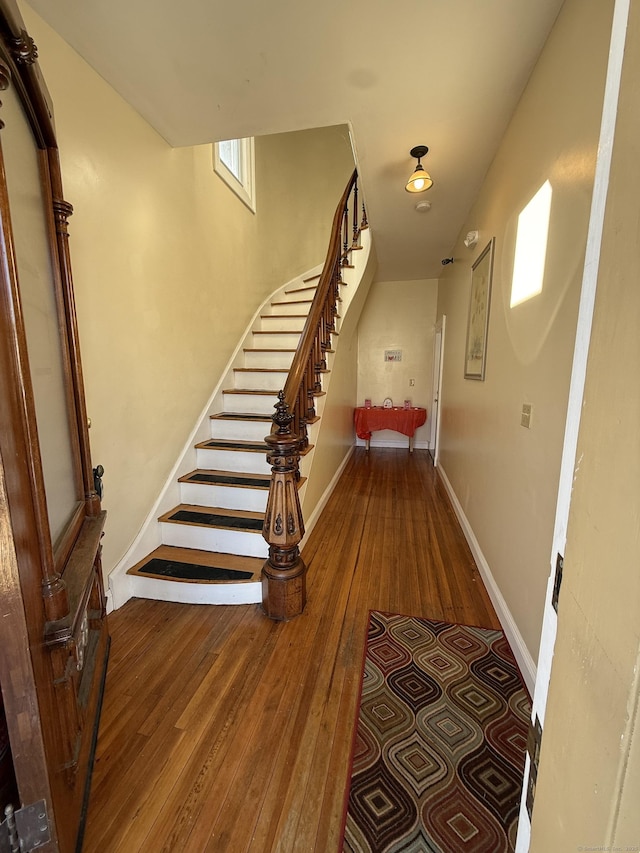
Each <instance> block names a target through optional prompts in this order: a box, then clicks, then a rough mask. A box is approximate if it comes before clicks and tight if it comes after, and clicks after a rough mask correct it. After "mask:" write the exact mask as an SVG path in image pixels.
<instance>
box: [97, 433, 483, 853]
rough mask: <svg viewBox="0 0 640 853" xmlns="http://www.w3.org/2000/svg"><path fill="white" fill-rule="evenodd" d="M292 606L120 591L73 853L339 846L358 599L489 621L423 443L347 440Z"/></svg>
mask: <svg viewBox="0 0 640 853" xmlns="http://www.w3.org/2000/svg"><path fill="white" fill-rule="evenodd" d="M303 558H304V560H305V562H306V563H307V566H308V574H307V606H306V609H305V612H304V613H303V615H302V616H301V617H299V618H298V619H296V620H294V621H292V622H290V623H286V624H277V623H274V622H271V621H269V620H268V619H266V618H265V617H264V616H263V615H262V613H261V610H260V607H259V606H258V605H246V606H236V607H230V606H218V607H209V606H199V605H181V604H168V603H163V602H157V601H144V600H141V599H132V600H131V601H129V602H128V603H127V604H126V605H125V606H124V607H123V608H121V609H120V610H118V611H116V612H115V613H113V614H112V615H111V616H110V617H109V625H110V630H111V635H112V647H111V658H110V663H109V672H108V676H107V685H106V692H105V700H104V707H103V712H102V724H101V727H100V734H99V739H98V746H97V752H96V762H95V769H94V775H93V784H92V792H91V799H90V804H89V812H88V819H87V827H86V832H85V843H84V848H83V850H84V853H97V851H101V853H103V852H104V853H108V852H109V851H127V853H135V851H145V853H157V851H163V852H164V853H169V851H171V853H175V851H184V853H200V851H209V853H213V851H215V853H222V851H224V853H243V851H253V852H254V853H265V851H276V850H277V851H280V853H285V851H287V853H288V851H317V852H318V853H329V852H330V851H331V852H333V851H336V850H337V849H338V843H339V835H340V829H341V820H342V810H343V799H344V793H345V785H346V779H347V770H348V761H349V752H350V747H351V739H352V728H353V723H354V715H355V707H356V700H357V694H358V688H359V674H360V667H361V662H362V654H363V648H364V639H365V630H366V625H367V616H368V611H369V610H370V609H378V610H383V611H389V612H398V613H406V614H410V615H416V616H423V617H426V618H431V619H442V620H445V621H449V622H461V623H466V624H471V625H479V626H483V627H495V628H499V627H500V625H499V623H498V621H497V617H496V615H495V613H494V611H493V607H492V605H491V603H490V601H489V597H488V595H487V592H486V590H485V588H484V586H483V584H482V580H481V578H480V575H479V573H478V571H477V569H476V567H475V564H474V562H473V558H472V556H471V553H470V551H469V549H468V546H467V544H466V542H465V539H464V536H463V534H462V531H461V530H460V527H459V525H458V522H457V520H456V518H455V515H454V513H453V510H452V509H451V507H450V505H449V502H448V499H447V496H446V493H445V491H444V488H443V487H442V485H441V483H440V482H439V479H438V476H437V474H436V472H435V470H434V468H433V465H432V463H431V458H430V456H429V455H428V452H427V451H425V450H416V451H415V452H414V453H413V454H412V455H409V454H408V453H407V451H406V450H400V449H372V450H371V451H370V452H368V453H367V452H366V451H365V450H364V448H356V450H355V451H354V453H353V455H352V457H351V459H350V460H349V463H348V465H347V467H346V469H345V471H344V473H343V475H342V478H341V480H340V483H339V484H338V487H337V488H336V489H335V491H334V493H333V495H332V496H331V499H330V500H329V502H328V504H327V506H326V508H325V510H324V512H323V514H322V516H321V518H320V520H319V521H318V523H317V525H316V527H315V529H314V531H313V533H312V534H311V536H310V537H309V542H308V544H307V546H306V547H305V548H304V550H303Z"/></svg>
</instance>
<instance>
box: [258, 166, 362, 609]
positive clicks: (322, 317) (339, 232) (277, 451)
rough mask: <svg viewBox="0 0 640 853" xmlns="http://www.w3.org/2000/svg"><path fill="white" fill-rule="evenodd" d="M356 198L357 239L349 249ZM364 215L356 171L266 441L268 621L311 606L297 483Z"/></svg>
mask: <svg viewBox="0 0 640 853" xmlns="http://www.w3.org/2000/svg"><path fill="white" fill-rule="evenodd" d="M352 194H353V204H352V214H353V226H352V233H353V240H352V242H351V245H349V238H348V235H349V200H350V197H351V196H352ZM358 216H359V210H358V172H357V170H354V171H353V174H352V175H351V177H350V178H349V181H348V183H347V186H346V188H345V190H344V192H343V194H342V198H341V199H340V202H339V204H338V207H337V208H336V212H335V214H334V217H333V225H332V228H331V236H330V239H329V248H328V249H327V255H326V260H325V263H324V267H323V269H322V273H321V274H320V280H319V282H318V286H317V288H316V293H315V296H314V299H313V302H312V303H311V308H310V310H309V314H308V316H307V320H306V322H305V324H304V328H303V330H302V333H301V335H300V340H299V342H298V347H297V349H296V352H295V354H294V357H293V361H292V363H291V367H290V369H289V373H288V376H287V379H286V382H285V386H284V388H283V389H282V390H281V391H280V393H279V395H278V403H277V404H276V409H277V411H276V414H275V415H274V416H273V426H272V428H271V434H270V435H269V436H267V437H266V439H265V441H266V442H267V444H268V446H269V451H268V454H267V459H268V461H269V462H270V463H271V465H272V477H271V484H270V488H269V498H268V501H267V511H266V517H265V524H264V527H263V536H264V538H265V539H266V541H267V543H268V544H269V557H268V559H267V560H266V561H265V564H264V567H263V569H262V588H263V608H264V611H265V613H266V614H267V616H269V617H271V618H272V619H276V620H279V621H286V620H288V619H292V618H293V617H294V616H299V615H300V614H301V613H302V611H303V609H304V605H305V601H306V589H305V573H306V566H305V564H304V562H303V561H302V559H301V557H300V554H299V549H298V543H299V542H300V540H301V538H302V535H303V534H304V524H303V519H302V512H301V509H300V500H299V497H298V489H297V486H296V483H297V480H298V479H299V478H300V473H299V461H300V451H304V449H305V448H306V447H307V446H308V444H309V437H308V433H307V424H308V423H309V421H310V420H312V419H313V417H314V416H315V407H314V403H313V397H314V394H316V393H317V392H318V391H320V390H321V388H322V382H321V378H320V377H321V373H322V371H323V370H325V369H326V366H327V363H326V352H327V349H328V348H329V347H330V345H331V333H332V332H333V331H335V320H336V314H337V300H338V296H339V291H340V284H342V269H343V268H344V267H347V266H349V252H351V251H352V250H353V249H357V248H359V245H358V243H359V236H360V230H361V228H364V227H366V226H367V221H366V213H365V210H364V205H363V206H362V222H361V223H359V221H358ZM343 238H344V245H343V244H342V243H343Z"/></svg>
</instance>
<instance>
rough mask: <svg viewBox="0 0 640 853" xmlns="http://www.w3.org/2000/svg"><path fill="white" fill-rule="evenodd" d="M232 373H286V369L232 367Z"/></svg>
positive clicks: (287, 369)
mask: <svg viewBox="0 0 640 853" xmlns="http://www.w3.org/2000/svg"><path fill="white" fill-rule="evenodd" d="M233 370H234V373H288V372H289V368H288V367H234V368H233Z"/></svg>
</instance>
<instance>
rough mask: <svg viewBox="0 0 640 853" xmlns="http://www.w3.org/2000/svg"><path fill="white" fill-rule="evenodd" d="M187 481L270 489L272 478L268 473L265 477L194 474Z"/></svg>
mask: <svg viewBox="0 0 640 853" xmlns="http://www.w3.org/2000/svg"><path fill="white" fill-rule="evenodd" d="M184 482H187V483H220V484H221V485H225V486H252V487H254V488H256V489H268V488H269V483H270V482H271V478H270V477H269V475H268V474H265V476H264V477H262V478H259V477H255V478H254V477H237V476H235V477H234V475H233V474H193V475H192V476H191V477H187V479H186V480H185V481H184Z"/></svg>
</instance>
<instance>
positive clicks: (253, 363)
mask: <svg viewBox="0 0 640 853" xmlns="http://www.w3.org/2000/svg"><path fill="white" fill-rule="evenodd" d="M292 361H293V353H292V352H251V351H250V350H249V351H248V352H245V354H244V366H245V367H271V368H277V369H281V370H289V368H290V367H291V362H292Z"/></svg>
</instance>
